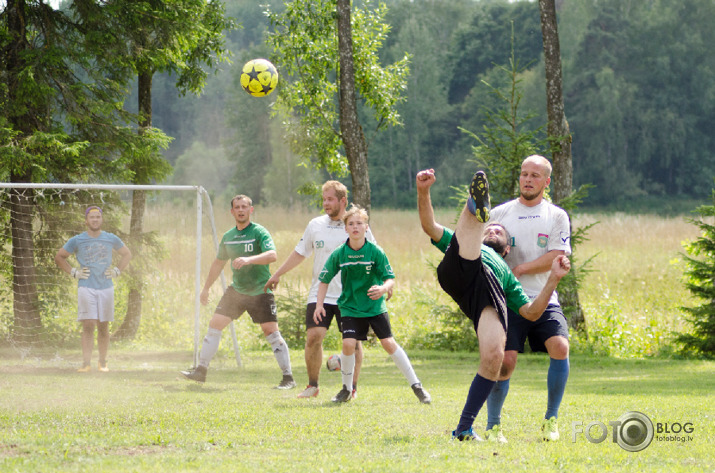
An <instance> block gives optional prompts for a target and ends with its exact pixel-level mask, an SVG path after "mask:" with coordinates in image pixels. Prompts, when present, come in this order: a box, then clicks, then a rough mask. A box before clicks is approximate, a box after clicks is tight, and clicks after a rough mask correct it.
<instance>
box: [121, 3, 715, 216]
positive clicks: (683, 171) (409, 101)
mask: <svg viewBox="0 0 715 473" xmlns="http://www.w3.org/2000/svg"><path fill="white" fill-rule="evenodd" d="M259 3H260V4H259ZM384 3H385V4H386V5H387V6H388V13H387V17H386V21H387V23H388V24H389V25H390V27H391V31H390V33H389V36H388V40H387V41H386V43H385V47H384V48H383V49H382V50H381V51H380V52H379V54H380V57H381V59H382V60H383V61H384V63H392V62H394V61H396V60H398V59H400V58H401V57H402V56H403V55H404V54H405V53H409V54H410V55H411V60H410V75H409V78H408V85H407V90H406V93H405V95H406V100H405V101H404V102H402V103H400V104H398V106H397V108H398V111H399V113H400V116H401V117H402V123H403V125H402V126H398V127H389V128H388V129H387V130H384V131H381V132H380V133H376V132H375V130H376V128H377V124H375V128H373V129H372V130H371V129H369V127H366V128H365V133H366V136H367V139H368V142H369V168H370V184H371V191H372V205H373V207H375V208H412V207H414V187H413V186H414V175H415V173H416V172H417V171H418V170H420V169H423V168H429V167H432V168H435V169H436V170H437V172H438V174H439V176H440V180H439V182H438V184H437V185H436V186H435V188H434V189H433V200H434V203H435V205H436V206H449V205H453V202H452V201H451V200H450V197H451V196H452V195H453V190H452V189H451V186H453V185H462V184H463V181H464V176H465V175H469V174H471V172H473V169H472V168H473V167H474V164H473V163H472V162H470V159H471V157H472V155H473V152H472V147H473V146H475V145H477V144H478V143H477V142H476V141H475V139H474V137H473V136H472V135H471V134H470V133H467V132H471V133H476V134H479V133H480V132H481V131H482V129H483V127H484V126H486V125H487V123H486V122H485V120H486V117H485V113H484V111H485V109H494V108H495V107H500V106H501V105H500V103H499V102H498V99H497V98H496V97H495V96H494V94H493V93H492V91H491V89H490V87H488V86H487V85H486V84H485V83H487V84H489V85H491V86H493V87H503V86H506V85H508V84H507V83H506V82H505V81H508V80H509V78H508V77H507V76H505V75H504V74H503V73H501V72H500V71H499V70H498V67H499V66H504V65H507V64H508V61H509V57H510V52H511V40H512V25H513V38H514V53H515V57H516V59H517V61H518V62H519V66H520V68H521V69H522V72H521V74H520V76H519V80H520V81H521V82H520V84H519V86H520V88H521V90H522V92H523V99H522V102H521V103H520V105H519V110H520V113H522V114H524V115H526V114H532V115H533V118H531V119H530V120H529V123H530V124H531V125H532V127H533V129H537V128H539V127H542V126H544V125H545V123H546V111H545V94H544V90H545V85H544V72H543V53H542V40H541V29H540V23H539V7H538V4H537V3H536V2H529V1H521V2H513V3H509V2H506V1H505V0H482V1H473V0H454V1H449V2H445V1H435V0H413V1H409V0H386V1H384ZM262 4H263V2H255V1H254V0H229V1H226V2H225V5H226V13H227V15H229V16H232V17H234V18H235V20H236V22H238V23H240V24H241V26H242V27H241V28H239V29H237V30H234V31H231V32H229V33H228V34H227V36H226V39H227V43H226V47H227V49H229V50H230V51H232V53H233V54H232V64H222V65H220V69H219V71H218V73H216V74H215V75H213V76H211V77H209V79H208V82H207V85H206V87H205V88H204V91H203V93H202V95H200V96H198V97H196V96H194V95H185V96H182V95H180V94H179V93H178V92H177V90H176V88H175V86H174V83H175V79H174V78H172V77H171V76H170V75H168V74H163V75H161V74H157V75H156V77H155V79H154V85H153V124H154V126H156V127H158V128H160V129H161V130H162V131H164V132H165V133H166V134H167V135H168V136H170V137H173V141H172V142H171V143H170V144H169V147H168V148H167V149H166V150H165V151H164V152H163V154H164V157H165V158H166V159H167V160H168V162H169V163H171V165H172V166H173V168H174V173H173V176H172V177H171V178H170V180H171V183H174V184H200V185H202V186H204V187H206V188H207V189H208V190H209V191H210V192H211V193H212V195H213V197H214V198H221V197H223V198H225V197H227V196H228V195H229V194H231V195H233V194H235V193H236V192H237V191H240V192H242V193H245V194H248V195H251V196H252V197H253V198H254V200H255V201H256V202H257V203H260V204H264V205H265V204H272V205H283V206H290V205H293V204H295V203H298V202H299V201H301V200H304V201H307V200H306V199H307V198H303V197H301V196H299V195H298V194H297V190H298V189H300V188H301V187H303V186H304V185H305V184H306V183H308V182H313V181H321V180H322V179H324V178H325V177H328V176H325V175H319V174H318V173H317V172H316V171H314V170H311V169H308V168H306V167H299V166H298V163H299V162H300V158H299V157H298V156H297V155H296V154H294V153H293V152H292V151H291V150H290V148H289V147H288V146H287V145H286V143H285V141H284V137H283V133H282V128H281V120H282V117H279V116H273V117H272V116H271V105H272V103H273V100H275V95H273V96H269V97H268V98H264V99H257V98H253V97H250V96H248V95H247V94H246V93H245V92H244V91H243V90H242V89H241V87H240V85H239V76H240V68H241V66H242V64H243V63H244V62H245V61H246V60H249V59H252V58H254V57H267V58H269V59H270V57H271V51H270V50H269V49H268V47H267V46H266V44H265V42H264V39H265V32H266V30H267V29H268V28H269V24H268V19H267V17H266V16H265V14H264V11H265V8H266V6H265V5H262ZM270 8H271V10H272V11H278V12H279V11H280V10H281V8H282V2H272V3H271V5H270ZM557 8H558V19H559V36H560V42H561V56H562V63H563V77H564V102H565V110H566V116H567V119H568V121H569V125H570V129H571V132H572V135H573V148H572V152H573V167H574V188H578V187H579V186H581V185H583V184H592V185H594V187H593V188H592V189H590V191H589V195H588V196H587V197H586V199H585V200H584V202H583V204H582V208H585V209H588V208H599V209H604V208H612V209H618V210H624V211H634V212H636V211H637V212H657V213H659V214H678V213H686V212H689V211H690V210H692V209H694V208H695V206H696V203H701V202H702V201H703V200H705V199H707V198H708V197H709V194H710V190H711V189H712V184H713V176H715V159H714V158H713V148H714V147H713V139H714V136H713V133H712V130H713V129H715V74H714V73H713V72H714V71H715V57H714V56H713V55H712V54H710V53H709V45H711V44H715V37H714V36H715V33H714V30H713V28H712V18H714V17H715V5H713V2H712V1H710V0H686V1H683V2H664V1H614V0H606V1H598V2H596V1H593V0H563V1H561V2H557ZM276 65H277V67H278V70H279V72H280V69H281V65H280V64H276ZM279 87H280V85H279ZM127 103H128V104H134V103H136V100H134V99H132V98H130V99H129V100H128V101H127ZM369 115H370V114H369V113H367V112H366V113H364V118H365V122H364V123H369V122H370V118H369ZM465 131H467V132H465Z"/></svg>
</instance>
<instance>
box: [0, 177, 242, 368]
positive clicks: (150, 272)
mask: <svg viewBox="0 0 715 473" xmlns="http://www.w3.org/2000/svg"><path fill="white" fill-rule="evenodd" d="M137 191H142V192H143V194H144V195H145V196H146V205H145V209H146V210H145V213H144V216H143V225H141V227H140V226H139V225H138V224H137V221H136V218H135V219H134V220H135V221H134V222H132V221H131V220H132V216H131V207H132V197H133V196H134V195H135V193H136V192H137ZM93 205H96V206H99V207H101V208H102V209H103V225H102V230H104V231H106V232H110V233H114V234H115V235H117V236H118V237H119V238H121V239H122V241H123V242H124V243H125V244H126V245H127V247H128V248H129V249H130V251H132V255H133V258H132V260H131V262H130V264H129V266H128V267H127V268H126V269H125V270H124V271H123V272H122V274H121V276H120V277H119V278H118V279H116V280H115V285H114V287H115V298H114V303H115V309H114V322H112V323H111V324H110V332H111V333H112V334H113V337H112V338H113V339H116V338H118V337H117V335H118V334H122V333H124V334H126V327H127V326H130V327H132V328H133V329H132V330H130V331H131V339H132V343H139V344H141V343H142V342H143V343H144V344H146V345H147V346H152V347H161V348H164V349H174V350H177V349H178V350H182V349H187V350H190V349H193V355H194V364H197V362H198V351H199V348H200V343H201V337H202V335H203V332H204V331H205V330H206V327H207V325H208V319H209V317H210V315H211V309H212V308H209V307H204V306H202V305H201V303H200V301H199V294H200V291H201V287H202V286H201V285H202V275H201V274H202V273H201V270H202V262H203V263H208V262H210V261H212V260H213V258H214V255H215V251H216V248H217V246H218V236H217V234H216V225H215V223H214V216H213V209H212V206H211V199H210V197H209V195H208V193H207V192H206V191H205V190H204V189H203V188H202V187H200V186H159V185H147V186H139V185H92V184H86V185H78V184H7V183H0V221H1V222H2V251H1V252H0V340H2V341H3V343H2V344H3V345H6V346H8V347H11V348H12V349H13V350H15V351H17V352H18V353H19V354H20V356H21V357H23V358H26V357H27V356H29V355H33V354H34V355H52V354H55V356H57V353H59V352H60V350H61V349H64V348H69V349H74V350H78V349H79V339H80V331H81V327H80V324H78V323H77V281H76V280H75V279H73V278H72V277H71V276H70V275H68V274H67V273H66V272H64V271H62V270H61V269H60V268H59V267H58V266H57V264H56V263H55V255H56V254H57V251H58V250H59V249H60V248H62V247H63V245H64V244H65V243H66V242H67V240H68V239H69V238H71V237H73V236H75V235H78V234H80V233H82V232H84V231H86V230H87V227H86V224H85V209H86V208H87V207H88V206H93ZM132 227H133V230H134V231H132ZM117 261H118V255H116V254H115V260H114V265H116V262H117ZM68 262H69V263H70V265H71V266H72V267H75V268H77V267H79V264H78V263H77V260H76V259H75V257H74V255H72V256H70V257H69V258H68ZM203 266H207V264H203ZM221 281H222V285H223V289H225V288H226V278H225V275H224V274H221ZM214 286H218V285H214ZM220 289H221V288H217V287H215V288H214V290H216V291H218V290H220ZM132 292H133V293H134V294H131V293H132ZM137 300H138V301H139V303H138V304H137V303H136V302H135V301H137ZM130 306H133V307H132V309H131V310H130V309H129V307H130ZM137 309H138V310H137ZM137 314H138V317H137ZM129 322H131V324H130V323H129ZM229 334H230V337H231V339H232V342H233V343H232V344H233V351H234V354H235V358H236V363H237V364H238V365H239V366H241V358H240V354H239V350H238V342H237V338H236V331H235V328H234V326H233V324H231V325H230V331H229ZM125 338H126V337H125ZM5 342H7V343H5Z"/></svg>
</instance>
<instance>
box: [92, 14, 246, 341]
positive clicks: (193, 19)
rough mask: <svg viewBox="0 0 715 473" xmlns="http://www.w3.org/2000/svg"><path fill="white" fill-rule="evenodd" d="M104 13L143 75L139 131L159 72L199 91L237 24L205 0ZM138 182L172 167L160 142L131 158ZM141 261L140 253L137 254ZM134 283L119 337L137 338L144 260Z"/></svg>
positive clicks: (142, 197)
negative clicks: (163, 154)
mask: <svg viewBox="0 0 715 473" xmlns="http://www.w3.org/2000/svg"><path fill="white" fill-rule="evenodd" d="M102 8H103V9H104V13H105V15H106V16H105V18H106V19H107V20H111V24H112V25H114V26H115V28H116V32H117V33H116V34H117V37H116V38H115V40H116V41H117V43H116V44H118V45H120V50H119V51H116V52H118V53H120V54H121V55H120V56H119V57H121V58H123V59H124V61H126V63H127V65H128V66H130V67H131V68H132V69H133V70H134V71H136V74H137V77H138V85H137V87H138V108H139V116H140V121H139V127H138V130H137V133H138V134H139V135H140V136H144V135H147V134H151V133H153V128H152V101H151V90H152V80H153V77H154V74H155V73H157V72H169V73H172V74H176V77H177V78H176V85H177V87H178V89H179V91H180V92H181V93H182V94H185V93H186V92H193V93H199V92H200V91H201V89H202V88H203V85H204V83H205V81H206V76H207V74H208V73H207V72H206V70H205V69H204V66H208V67H209V68H213V67H214V66H215V65H216V64H217V62H219V61H221V60H224V59H225V50H224V48H223V41H224V40H223V32H224V30H227V29H229V30H230V29H232V28H234V27H235V25H234V23H233V21H232V20H229V19H226V18H225V17H224V7H223V4H222V3H220V2H218V1H206V0H177V1H164V0H144V1H133V2H125V1H122V0H115V1H112V2H107V3H106V4H105V5H104V6H103V7H102ZM128 167H129V170H130V171H131V173H132V183H133V184H149V183H150V182H151V181H152V180H161V179H163V178H165V177H166V176H167V175H168V174H169V173H170V172H171V167H170V166H169V164H168V163H167V162H166V161H165V160H164V159H163V158H162V156H161V154H160V153H159V148H158V147H152V148H145V149H142V150H137V152H136V153H134V154H132V156H131V157H130V159H129V166H128ZM145 209H146V191H134V192H133V193H132V210H131V218H130V234H129V246H130V247H131V248H132V251H133V252H134V253H135V256H139V257H141V252H142V248H143V243H144V240H145V238H146V236H145V235H144V231H143V224H144V211H145ZM137 259H138V260H140V259H141V258H137ZM130 273H131V274H132V276H133V278H132V282H131V287H130V291H129V296H128V297H129V300H128V303H127V313H126V316H125V317H124V320H123V322H122V324H121V326H120V327H119V329H118V330H117V331H116V333H115V334H114V336H115V337H117V338H133V337H134V335H135V334H136V332H137V330H138V328H139V323H140V321H141V301H142V285H143V276H142V270H141V265H133V266H132V269H131V270H130Z"/></svg>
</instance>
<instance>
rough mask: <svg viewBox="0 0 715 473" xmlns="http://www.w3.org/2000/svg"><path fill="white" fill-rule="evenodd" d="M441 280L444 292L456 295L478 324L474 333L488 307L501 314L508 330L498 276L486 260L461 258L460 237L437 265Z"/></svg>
mask: <svg viewBox="0 0 715 473" xmlns="http://www.w3.org/2000/svg"><path fill="white" fill-rule="evenodd" d="M437 279H438V280H439V284H440V286H442V289H443V290H444V292H446V293H447V294H449V295H450V296H452V299H454V301H455V302H456V303H457V305H458V306H459V308H460V309H462V312H464V315H466V316H467V317H469V318H470V319H471V320H472V322H473V323H474V331H475V332H476V330H477V327H478V326H479V318H480V317H481V315H482V311H483V310H484V308H485V307H487V306H492V307H494V309H495V310H496V311H497V314H499V321H500V322H501V324H502V326H503V327H504V331H505V332H506V331H507V319H506V317H507V308H506V297H505V295H504V289H503V288H502V287H501V285H500V284H499V281H498V280H497V278H496V276H494V273H492V271H491V270H490V269H489V268H487V267H486V266H484V263H483V262H482V258H481V257H480V258H479V259H476V260H466V259H464V258H462V257H461V256H459V242H458V241H457V235H456V234H455V235H454V236H452V240H451V241H450V243H449V246H448V247H447V251H446V252H445V253H444V258H442V261H441V262H440V263H439V266H437Z"/></svg>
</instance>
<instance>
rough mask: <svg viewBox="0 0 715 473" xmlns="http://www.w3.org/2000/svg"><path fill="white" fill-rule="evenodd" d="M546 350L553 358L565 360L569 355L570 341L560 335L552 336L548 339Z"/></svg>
mask: <svg viewBox="0 0 715 473" xmlns="http://www.w3.org/2000/svg"><path fill="white" fill-rule="evenodd" d="M545 345H546V351H547V352H548V353H549V356H550V357H551V358H554V359H556V360H565V359H566V358H568V356H569V341H568V340H567V339H566V338H564V337H560V336H555V337H551V338H550V339H548V340H547V341H546V344H545Z"/></svg>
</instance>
